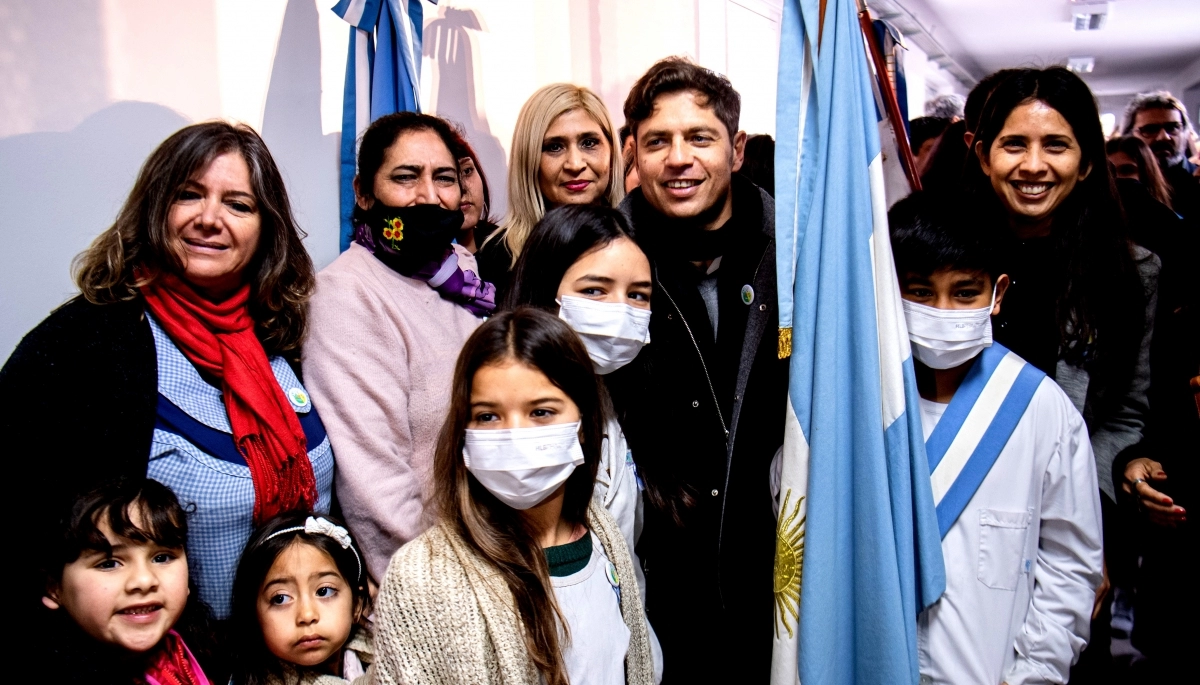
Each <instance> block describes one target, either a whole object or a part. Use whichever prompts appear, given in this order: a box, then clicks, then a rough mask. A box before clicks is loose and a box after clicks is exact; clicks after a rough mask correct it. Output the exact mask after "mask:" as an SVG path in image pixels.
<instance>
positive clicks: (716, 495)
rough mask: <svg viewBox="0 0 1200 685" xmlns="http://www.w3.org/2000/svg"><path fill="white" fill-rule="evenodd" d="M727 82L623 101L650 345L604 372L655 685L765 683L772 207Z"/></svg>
mask: <svg viewBox="0 0 1200 685" xmlns="http://www.w3.org/2000/svg"><path fill="white" fill-rule="evenodd" d="M739 113H740V98H739V96H738V94H737V92H736V91H735V90H734V89H733V87H732V86H731V85H730V83H729V81H728V80H726V79H725V78H724V77H722V76H719V75H717V74H714V73H713V72H711V71H709V70H707V69H703V68H701V67H699V66H696V65H695V64H693V63H691V62H688V61H686V60H683V59H677V58H671V59H666V60H663V61H661V62H659V63H658V64H656V65H654V66H653V67H651V68H650V70H649V71H648V72H647V73H646V74H645V75H644V76H642V78H641V79H640V80H639V81H638V82H637V83H636V84H635V85H634V86H633V89H632V91H631V92H630V94H629V97H628V99H626V101H625V119H626V122H627V124H628V125H629V126H630V127H631V129H632V132H633V138H634V141H635V143H634V147H635V150H634V158H635V162H634V163H635V164H636V165H637V171H638V174H639V176H640V179H641V187H640V188H638V189H636V190H634V191H633V192H632V193H630V195H629V197H628V198H626V200H625V202H624V204H623V205H622V208H623V209H624V210H625V211H626V212H627V213H628V214H629V215H630V217H631V218H632V220H633V223H634V227H635V229H636V231H637V234H638V237H639V241H641V242H642V243H643V244H644V246H645V247H646V250H647V251H648V253H649V255H650V258H651V260H652V262H653V263H654V270H655V278H656V285H655V290H654V294H653V299H652V310H653V314H652V317H651V320H650V337H651V341H652V342H651V344H650V345H648V346H647V347H646V348H645V349H644V350H643V351H642V353H641V354H640V355H639V356H638V359H637V360H636V361H635V363H633V364H631V365H629V366H627V367H625V368H624V369H621V370H620V371H617V372H616V373H614V374H612V375H611V376H610V377H609V388H610V390H612V394H613V399H614V403H615V404H616V406H617V409H618V411H619V412H620V414H621V418H622V425H623V427H624V429H625V434H626V437H627V439H628V440H629V443H630V447H631V449H632V453H633V457H634V460H635V461H636V462H637V465H638V466H637V468H638V473H639V476H641V478H642V480H643V481H644V483H645V487H646V498H647V504H648V506H647V514H646V523H645V527H644V530H643V534H642V537H641V540H640V542H639V545H638V553H639V554H640V555H641V558H642V560H643V562H644V564H645V569H646V585H647V609H648V615H649V617H650V622H651V624H652V625H653V626H654V629H655V631H656V632H657V634H658V637H659V639H660V641H661V643H662V646H663V653H664V682H668V683H681V682H723V681H730V682H749V683H753V682H766V681H767V679H768V678H769V672H770V663H771V637H772V625H773V624H772V611H773V599H774V596H773V588H774V585H773V564H774V553H775V518H774V510H773V506H772V496H771V491H770V465H771V460H772V458H773V457H774V455H775V453H776V451H778V449H779V448H780V447H781V446H782V444H783V422H784V412H785V406H786V393H787V379H788V367H787V361H786V360H780V359H779V358H778V333H777V331H778V310H777V308H776V296H775V240H774V237H775V205H774V202H773V201H772V199H771V197H770V196H769V195H768V194H767V193H766V192H764V191H763V190H761V189H760V188H758V187H757V186H755V185H754V184H753V183H751V182H750V181H749V180H747V179H746V178H744V177H742V176H740V175H737V174H735V173H734V172H735V171H737V170H738V168H739V167H740V166H741V164H742V157H743V151H744V146H745V141H746V134H745V133H744V132H742V131H739V130H738V116H739Z"/></svg>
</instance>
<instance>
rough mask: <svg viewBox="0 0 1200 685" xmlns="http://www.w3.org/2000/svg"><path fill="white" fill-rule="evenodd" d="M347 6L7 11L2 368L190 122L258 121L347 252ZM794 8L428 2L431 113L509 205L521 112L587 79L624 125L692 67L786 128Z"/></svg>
mask: <svg viewBox="0 0 1200 685" xmlns="http://www.w3.org/2000/svg"><path fill="white" fill-rule="evenodd" d="M333 4H334V0H170V2H164V1H162V0H37V1H36V2H34V1H32V0H0V242H2V244H3V245H4V246H5V249H3V250H0V359H4V358H7V356H8V354H9V353H10V352H11V350H12V348H13V347H14V346H15V345H16V343H17V341H18V340H19V339H20V337H21V336H22V335H24V333H25V332H26V331H28V330H29V329H30V328H32V327H33V326H34V325H36V324H37V322H38V321H40V320H41V319H42V318H43V317H44V316H45V315H46V314H47V313H48V312H49V311H50V310H51V309H52V308H53V307H55V306H57V305H58V304H60V303H62V302H64V301H65V300H67V299H68V298H69V297H71V296H72V295H73V294H74V292H75V289H74V286H73V285H72V283H71V280H70V275H69V271H70V262H71V259H72V258H73V257H74V255H76V254H78V253H79V252H80V251H81V250H82V249H84V248H85V247H86V246H87V245H88V243H89V242H90V241H91V240H92V238H94V237H95V236H96V234H98V233H99V232H100V231H102V230H104V228H106V227H107V226H108V225H109V224H110V223H111V222H112V219H113V217H114V216H115V214H116V212H117V210H118V208H119V207H120V204H121V202H122V201H123V200H124V198H125V195H126V194H127V193H128V191H129V188H130V186H131V185H132V183H133V179H134V177H135V176H136V174H137V170H138V168H139V166H140V165H141V162H142V161H143V160H144V159H145V158H146V156H147V155H148V154H149V153H150V151H151V150H153V149H154V147H155V146H156V145H157V144H158V143H159V142H161V141H162V140H163V139H164V138H165V137H166V136H168V135H169V134H170V133H172V132H173V131H175V130H177V129H178V128H180V127H181V126H184V125H186V124H188V123H190V122H195V121H202V120H205V119H211V118H218V117H221V118H229V119H236V120H239V121H244V122H246V123H247V124H249V125H251V126H253V127H255V128H256V129H257V130H259V131H260V132H261V133H262V135H263V138H264V139H265V140H266V141H267V144H268V145H269V146H270V148H271V151H272V153H273V155H274V156H275V159H276V162H277V163H278V164H279V166H280V168H281V170H282V172H283V175H284V179H285V180H286V181H287V184H288V190H289V192H290V194H291V198H292V202H293V204H294V206H295V209H296V213H297V216H298V218H299V220H300V223H301V225H302V226H303V227H304V229H305V230H306V231H307V232H308V238H307V240H306V245H307V246H308V249H309V251H310V253H311V254H312V256H313V259H314V261H315V262H316V263H317V265H318V267H321V266H324V265H325V264H328V263H329V262H330V261H332V259H333V258H334V257H336V256H337V245H338V190H337V173H338V140H339V130H340V128H341V95H342V78H343V74H344V69H345V59H346V48H347V39H348V27H347V25H346V24H345V23H344V22H342V21H341V19H339V18H338V17H337V16H335V15H334V14H333V13H332V12H330V11H329V7H331V6H332V5H333ZM781 7H782V0H654V1H653V2H650V1H647V0H442V1H441V2H440V3H439V4H438V5H437V6H433V5H430V4H426V5H425V17H426V29H425V56H424V62H423V78H422V91H423V93H424V97H423V105H424V108H425V109H426V110H427V111H431V112H436V113H438V114H440V115H443V116H446V117H448V118H451V119H454V120H455V121H457V122H459V123H460V124H462V125H463V127H464V128H465V129H466V131H467V133H468V135H469V137H470V138H471V141H472V143H473V144H474V145H475V146H476V148H477V150H478V151H479V153H480V156H481V158H482V162H483V164H484V166H485V170H486V171H487V173H488V175H489V179H490V180H491V183H492V186H493V193H494V195H495V196H496V200H497V202H496V204H498V205H501V207H500V209H501V210H502V209H503V206H502V205H503V204H504V203H503V195H504V188H505V177H504V173H505V169H504V166H505V160H506V159H507V154H508V147H509V145H510V141H511V137H512V129H513V125H514V123H515V120H516V116H517V112H518V110H519V109H520V106H521V104H522V103H523V102H524V101H525V99H526V98H527V97H528V96H529V94H530V93H532V92H533V90H535V89H536V88H538V87H540V86H542V85H544V84H546V83H551V82H554V81H573V82H576V83H580V84H583V85H587V86H589V87H590V88H592V89H593V90H595V91H596V92H597V93H599V94H600V95H601V97H602V98H603V99H604V101H605V103H606V104H607V105H608V106H609V108H610V110H611V111H612V113H613V115H614V119H615V120H616V122H617V124H618V125H620V123H622V121H623V117H622V116H621V113H620V111H621V104H622V102H623V101H624V97H625V94H626V92H627V91H628V88H629V86H630V85H631V84H632V83H633V81H634V80H635V79H636V78H637V77H638V76H639V75H640V74H641V73H642V72H644V71H645V69H646V68H647V67H648V66H650V65H651V64H652V63H653V62H654V61H656V60H657V59H659V58H661V57H664V56H667V55H673V54H680V55H687V56H689V57H692V58H693V59H696V60H697V61H699V62H700V63H701V64H704V65H705V66H708V67H710V68H712V69H715V70H717V71H720V72H722V73H725V74H727V75H728V76H729V77H730V79H731V80H732V81H733V83H734V86H736V87H737V88H738V89H739V91H740V92H741V93H742V97H743V103H742V111H743V118H742V122H743V123H742V126H743V128H745V129H746V130H748V131H750V132H752V133H774V112H775V73H776V70H775V64H776V61H777V55H778V23H779V16H780V12H781V9H780V8H781Z"/></svg>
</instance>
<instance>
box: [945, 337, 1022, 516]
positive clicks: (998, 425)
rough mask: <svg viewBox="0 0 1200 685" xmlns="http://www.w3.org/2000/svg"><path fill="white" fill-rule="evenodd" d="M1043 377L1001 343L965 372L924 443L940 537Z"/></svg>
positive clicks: (963, 506)
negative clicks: (959, 384)
mask: <svg viewBox="0 0 1200 685" xmlns="http://www.w3.org/2000/svg"><path fill="white" fill-rule="evenodd" d="M1045 377H1046V374H1044V373H1042V372H1041V371H1040V370H1038V368H1037V367H1035V366H1033V365H1032V364H1028V363H1026V362H1025V360H1024V359H1021V358H1020V357H1018V356H1017V355H1016V354H1013V353H1012V352H1009V351H1008V350H1007V349H1005V348H1004V346H1002V345H999V344H993V345H992V346H991V347H989V348H987V349H985V350H984V351H983V352H982V353H981V354H980V357H979V360H978V361H977V362H976V363H975V365H974V366H972V367H971V370H970V371H968V372H967V376H966V377H965V378H964V379H963V383H962V385H961V386H960V387H959V389H958V392H957V393H955V395H954V399H953V400H951V402H950V406H948V407H947V408H946V412H945V413H944V414H943V415H942V418H941V420H940V421H938V425H937V427H935V428H934V430H933V432H932V433H930V435H929V440H927V441H926V443H925V447H926V451H927V453H928V458H929V469H930V472H931V474H930V482H931V484H932V487H933V501H934V505H935V506H936V507H937V518H938V531H939V533H940V534H941V537H945V536H946V533H948V532H949V531H950V528H951V526H953V525H954V522H955V521H957V520H958V517H959V515H961V514H962V512H963V510H964V509H966V507H967V504H968V503H969V502H970V501H971V498H972V497H974V495H975V491H976V490H978V489H979V486H980V485H982V484H983V480H984V478H986V477H987V474H988V472H989V471H991V468H992V466H993V465H994V464H995V463H996V460H997V459H998V458H999V457H1000V453H1001V452H1002V451H1003V450H1004V446H1005V445H1006V444H1008V439H1009V437H1011V436H1012V433H1013V431H1014V430H1015V429H1016V427H1017V424H1018V423H1019V422H1020V420H1021V417H1022V416H1024V415H1025V409H1026V408H1027V407H1028V406H1029V402H1030V401H1031V400H1032V399H1033V395H1034V393H1036V392H1037V389H1038V386H1039V385H1041V382H1042V379H1043V378H1045Z"/></svg>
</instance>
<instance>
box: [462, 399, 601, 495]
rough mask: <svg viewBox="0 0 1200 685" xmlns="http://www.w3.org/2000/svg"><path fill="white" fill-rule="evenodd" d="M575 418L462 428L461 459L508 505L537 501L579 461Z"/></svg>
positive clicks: (560, 483)
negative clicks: (546, 423)
mask: <svg viewBox="0 0 1200 685" xmlns="http://www.w3.org/2000/svg"><path fill="white" fill-rule="evenodd" d="M579 425H580V422H579V421H575V422H574V423H556V424H551V425H549V426H538V427H536V428H505V429H497V430H486V429H484V430H478V429H471V428H468V429H467V434H466V440H465V441H464V445H463V461H464V462H465V463H466V465H467V470H468V471H470V472H471V475H473V476H475V479H476V480H478V481H479V483H480V484H481V485H483V487H485V488H487V490H488V492H490V493H492V494H493V495H495V496H496V499H498V500H500V501H501V502H504V503H505V504H507V505H508V506H510V507H512V508H513V509H520V510H525V509H528V508H530V507H533V506H536V505H538V504H541V503H542V502H543V501H544V500H545V499H546V498H547V497H549V496H550V495H552V494H554V491H555V490H557V489H558V487H559V486H560V485H562V484H563V483H565V482H566V481H567V478H569V477H570V476H571V473H572V472H573V471H574V470H575V467H576V466H579V465H580V464H582V463H583V447H581V446H580V444H579Z"/></svg>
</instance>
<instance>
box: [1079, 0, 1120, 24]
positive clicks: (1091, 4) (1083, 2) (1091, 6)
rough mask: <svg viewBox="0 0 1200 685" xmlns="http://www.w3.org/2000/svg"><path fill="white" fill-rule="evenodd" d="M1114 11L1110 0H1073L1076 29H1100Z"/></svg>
mask: <svg viewBox="0 0 1200 685" xmlns="http://www.w3.org/2000/svg"><path fill="white" fill-rule="evenodd" d="M1111 11H1112V2H1110V1H1109V0H1072V2H1071V19H1072V21H1073V22H1074V25H1075V30H1076V31H1099V30H1100V29H1102V28H1104V24H1105V23H1106V22H1107V21H1108V15H1109V13H1110V12H1111Z"/></svg>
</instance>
